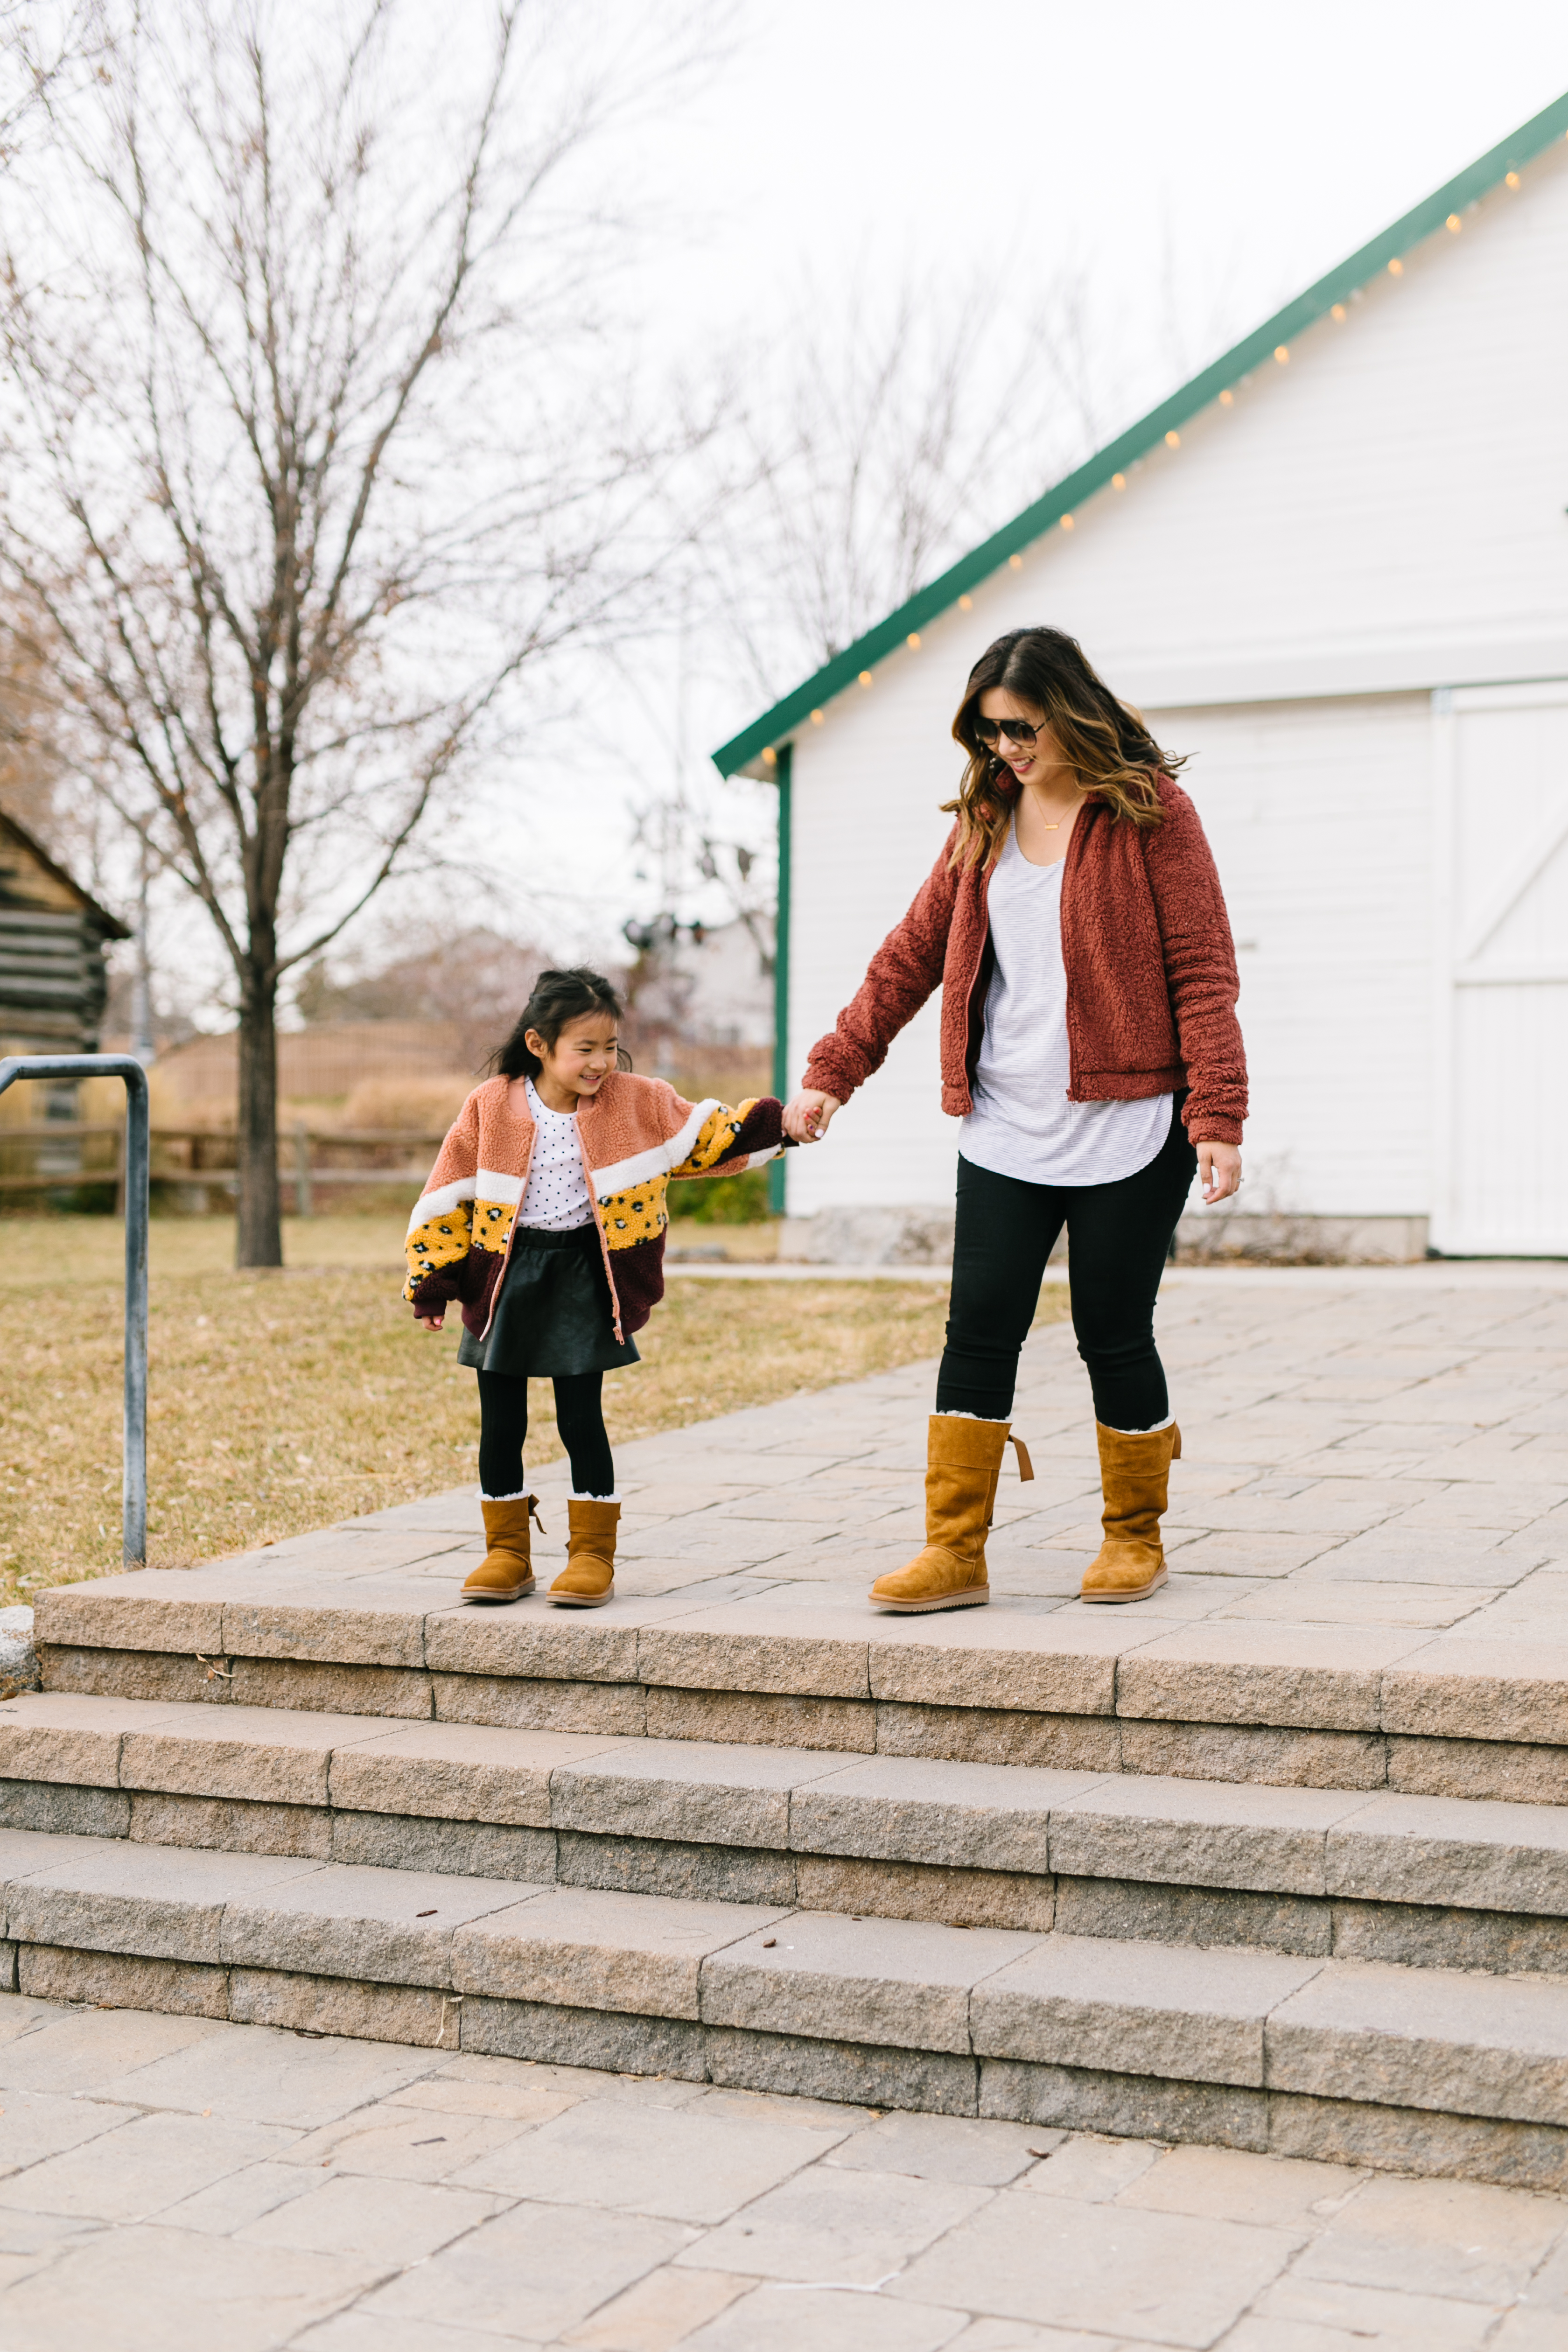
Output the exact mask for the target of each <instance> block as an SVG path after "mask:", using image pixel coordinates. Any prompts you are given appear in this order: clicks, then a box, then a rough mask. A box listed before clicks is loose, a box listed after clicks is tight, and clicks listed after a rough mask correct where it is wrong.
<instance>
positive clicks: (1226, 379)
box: [712, 92, 1568, 776]
mask: <svg viewBox="0 0 1568 2352" xmlns="http://www.w3.org/2000/svg"><path fill="white" fill-rule="evenodd" d="M1564 134H1568V92H1564V94H1563V97H1561V98H1559V99H1555V100H1553V101H1552V104H1551V105H1550V106H1547V107H1543V108H1542V110H1541V112H1540V113H1539V114H1534V115H1531V119H1530V121H1528V122H1525V123H1521V126H1520V128H1519V129H1518V130H1517V131H1514V132H1513V134H1512V136H1511V137H1510V138H1508V139H1505V140H1503V141H1502V142H1501V143H1500V145H1499V146H1496V147H1492V148H1489V150H1488V152H1486V154H1484V155H1481V156H1479V157H1478V158H1477V160H1476V162H1475V163H1471V164H1469V165H1468V167H1467V168H1466V170H1464V171H1462V172H1460V173H1457V174H1456V175H1455V177H1454V178H1453V179H1451V180H1448V181H1446V182H1445V184H1443V186H1442V187H1440V188H1438V189H1436V191H1435V192H1434V194H1431V195H1429V196H1428V197H1426V200H1425V202H1424V203H1422V204H1419V205H1415V207H1414V209H1413V210H1412V211H1410V212H1407V213H1405V214H1404V215H1402V216H1401V217H1400V218H1399V219H1398V220H1396V221H1394V223H1393V225H1392V226H1390V227H1388V228H1386V229H1384V232H1383V234H1382V236H1375V237H1373V240H1372V242H1371V243H1370V244H1369V245H1363V246H1362V247H1360V249H1359V250H1358V251H1357V252H1355V253H1352V255H1350V257H1348V259H1346V260H1344V261H1342V262H1341V264H1340V265H1339V267H1338V268H1337V269H1331V270H1330V272H1329V274H1328V276H1327V277H1326V278H1319V279H1318V281H1317V284H1316V285H1315V286H1309V287H1308V289H1307V290H1306V292H1305V293H1304V294H1298V295H1297V296H1296V298H1295V299H1294V300H1293V301H1290V302H1287V303H1286V305H1285V307H1284V309H1283V310H1276V312H1275V313H1274V316H1273V317H1272V318H1271V319H1267V320H1264V322H1263V324H1262V326H1260V327H1258V328H1255V329H1254V331H1253V332H1252V333H1251V334H1250V335H1247V336H1246V337H1244V338H1243V340H1242V341H1240V342H1239V343H1236V344H1234V345H1233V346H1232V348H1231V349H1230V350H1229V351H1228V352H1226V353H1225V354H1224V356H1223V357H1222V358H1220V359H1217V360H1215V362H1214V363H1213V365H1212V366H1210V367H1206V368H1205V369H1204V370H1203V372H1202V373H1201V374H1199V375H1195V376H1194V377H1193V378H1192V379H1191V381H1190V382H1189V383H1184V384H1183V386H1182V387H1181V390H1180V391H1179V392H1173V394H1171V395H1170V397H1169V399H1167V400H1163V401H1162V402H1161V404H1160V405H1159V406H1158V407H1157V408H1152V409H1151V410H1150V411H1149V413H1148V415H1146V416H1142V417H1140V419H1139V420H1138V422H1137V424H1136V425H1129V427H1128V429H1127V430H1126V432H1125V433H1121V434H1119V435H1118V436H1117V437H1116V439H1115V440H1114V441H1110V442H1107V444H1106V446H1105V447H1104V448H1103V449H1100V450H1097V451H1096V452H1095V454H1094V456H1093V457H1090V458H1089V459H1088V461H1087V462H1086V463H1085V464H1084V465H1082V466H1079V467H1078V468H1077V470H1076V471H1075V472H1073V473H1070V474H1068V475H1067V476H1066V477H1065V478H1063V479H1062V480H1061V481H1059V482H1058V483H1057V484H1056V485H1055V487H1054V488H1051V489H1048V490H1047V492H1046V493H1045V496H1044V497H1043V498H1039V499H1036V500H1035V503H1034V504H1033V506H1027V507H1026V508H1025V509H1024V511H1023V512H1022V514H1019V515H1015V517H1014V518H1013V520H1012V521H1011V522H1009V523H1004V525H1003V526H1002V529H1001V530H997V531H993V533H992V535H991V537H990V538H989V539H985V540H982V541H981V542H980V545H979V546H978V547H975V548H972V549H971V550H970V551H969V553H968V554H967V555H963V556H960V558H959V560H958V562H956V563H953V564H951V565H950V566H949V567H948V569H947V570H946V571H945V572H942V573H941V574H940V575H939V576H938V577H937V578H936V579H935V580H932V581H931V582H930V583H929V584H928V585H927V586H926V587H924V588H918V589H917V590H916V591H915V593H914V594H913V595H912V596H911V597H910V598H909V600H908V602H907V603H905V604H900V606H899V608H898V610H897V611H896V612H893V613H889V614H888V617H887V619H886V620H884V621H879V622H878V623H877V625H876V626H875V628H871V629H868V630H867V632H866V634H865V635H864V636H862V637H858V638H857V639H856V641H855V643H854V644H853V645H852V646H847V647H846V648H845V650H844V651H843V653H841V654H837V655H836V656H834V658H833V660H832V661H830V662H828V663H826V665H825V667H823V668H821V669H819V670H817V671H816V673H815V675H814V676H813V677H808V678H807V679H806V680H805V684H804V685H803V686H797V687H796V688H795V690H794V691H793V693H790V694H786V695H785V696H784V699H783V700H782V701H781V702H776V703H774V705H773V709H771V710H767V711H764V712H763V716H762V717H761V718H760V719H754V720H753V721H752V725H751V726H750V727H746V728H742V730H741V732H740V734H739V735H734V736H731V739H730V740H729V742H728V743H724V744H721V747H720V748H719V750H718V751H715V752H714V753H713V755H712V758H713V764H714V766H715V767H716V768H717V769H718V770H719V772H720V774H721V775H723V776H732V775H735V774H737V773H738V772H739V771H740V770H741V769H742V768H744V767H745V766H746V765H747V764H748V763H749V762H750V761H752V760H754V759H756V758H757V756H758V754H759V753H760V752H763V751H767V750H768V749H769V748H770V746H775V745H777V744H778V743H780V742H781V741H783V740H784V739H785V738H786V737H788V736H789V735H791V734H792V733H793V731H794V730H795V728H796V727H798V726H799V725H800V723H801V721H802V720H803V719H808V718H809V717H810V715H811V713H812V711H813V710H816V709H821V707H822V705H823V704H824V703H826V702H827V701H829V700H830V699H831V698H833V697H834V696H835V695H837V694H842V693H843V691H844V689H845V688H846V687H848V686H853V684H854V683H855V680H856V679H857V678H858V677H859V675H860V673H861V671H862V670H868V669H872V668H874V667H876V665H877V663H878V662H879V661H882V660H884V659H885V658H886V657H887V656H888V655H889V654H890V653H893V652H896V651H897V649H898V647H899V646H901V645H902V644H903V643H904V641H905V639H906V638H907V637H908V636H910V635H911V634H912V633H913V632H915V631H917V630H919V629H922V628H923V627H924V626H925V625H926V624H927V622H928V621H931V620H933V619H934V618H935V617H936V615H937V614H939V613H942V612H945V611H946V610H947V608H948V606H949V605H951V604H956V602H957V601H958V599H959V597H960V596H962V595H963V594H964V593H965V592H966V591H967V590H968V589H971V588H973V587H974V586H976V585H977V584H978V583H979V582H981V581H983V580H985V579H988V578H989V577H990V575H991V574H992V573H993V572H998V571H1000V570H1001V568H1002V566H1003V564H1004V563H1005V562H1006V561H1007V558H1008V557H1009V556H1010V555H1016V554H1017V553H1018V552H1019V551H1021V550H1022V549H1023V548H1026V547H1028V546H1030V545H1032V543H1033V542H1034V541H1036V540H1037V539H1041V538H1043V537H1044V535H1045V534H1046V532H1047V530H1050V529H1051V527H1052V525H1053V524H1055V523H1058V522H1059V521H1060V520H1061V519H1062V517H1063V515H1065V514H1070V513H1071V512H1072V511H1073V509H1074V508H1076V507H1079V506H1081V505H1082V504H1083V503H1084V501H1085V499H1089V498H1092V497H1093V495H1094V493H1095V492H1096V491H1097V490H1102V489H1103V488H1105V487H1106V485H1107V483H1108V482H1109V481H1110V478H1111V476H1112V475H1113V474H1119V473H1125V472H1126V471H1127V469H1128V468H1129V467H1131V466H1133V465H1135V464H1136V463H1137V461H1138V460H1139V458H1140V457H1146V456H1147V455H1148V453H1149V451H1150V450H1151V449H1152V448H1154V447H1156V446H1158V445H1159V443H1160V442H1162V441H1163V439H1164V436H1165V435H1166V434H1167V433H1173V432H1176V431H1178V430H1179V429H1180V427H1181V426H1182V425H1185V424H1187V423H1188V422H1190V420H1191V419H1192V418H1193V417H1194V415H1197V413H1198V411H1199V410H1200V409H1204V408H1206V407H1207V406H1208V404H1209V403H1210V401H1211V400H1215V399H1217V397H1218V395H1219V394H1221V393H1222V392H1225V391H1226V390H1228V389H1229V388H1230V386H1231V385H1233V384H1234V383H1236V382H1237V379H1238V378H1239V377H1241V376H1244V375H1246V374H1247V373H1249V372H1250V371H1251V370H1252V369H1253V368H1255V367H1258V366H1259V365H1260V364H1261V363H1262V362H1264V361H1265V360H1268V359H1269V358H1271V357H1272V355H1273V353H1274V352H1275V350H1276V348H1277V347H1278V346H1279V344H1281V343H1289V341H1291V339H1292V337H1294V336H1296V335H1299V334H1300V333H1302V332H1303V331H1304V330H1305V329H1306V328H1308V327H1310V326H1312V325H1313V324H1314V323H1315V322H1316V321H1317V320H1319V319H1321V318H1323V317H1325V316H1326V315H1327V313H1328V312H1329V311H1330V310H1332V308H1333V306H1334V304H1335V303H1336V302H1343V301H1345V300H1346V299H1348V298H1349V297H1350V296H1352V294H1355V293H1357V292H1358V291H1359V290H1360V289H1361V288H1362V287H1363V286H1364V285H1366V283H1367V281H1368V280H1369V279H1370V278H1375V277H1376V276H1377V274H1378V272H1379V271H1380V270H1384V269H1386V268H1387V267H1388V265H1389V263H1390V262H1391V261H1396V260H1399V259H1401V258H1402V257H1403V256H1404V255H1405V254H1406V253H1407V252H1409V250H1410V249H1411V247H1413V246H1416V245H1419V244H1421V243H1422V242H1423V241H1424V240H1425V239H1426V237H1428V236H1432V235H1433V234H1434V232H1435V231H1436V230H1437V229H1440V228H1441V227H1442V226H1444V224H1445V222H1446V221H1447V219H1448V218H1449V216H1450V215H1452V214H1455V213H1459V212H1462V211H1463V210H1464V209H1465V207H1466V206H1467V205H1473V204H1477V203H1479V200H1480V199H1481V197H1483V196H1486V195H1489V194H1491V192H1492V190H1493V189H1494V188H1496V187H1497V186H1498V185H1499V184H1500V183H1501V182H1502V180H1503V179H1504V178H1505V177H1506V175H1507V174H1508V173H1510V172H1512V171H1517V170H1518V169H1519V168H1520V166H1521V165H1522V164H1525V163H1530V162H1531V159H1532V158H1533V157H1534V156H1536V155H1539V154H1540V153H1541V152H1542V149H1543V148H1546V147H1549V146H1551V144H1552V142H1553V141H1554V140H1556V139H1558V138H1560V137H1563V135H1564Z"/></svg>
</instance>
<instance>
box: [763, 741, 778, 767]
mask: <svg viewBox="0 0 1568 2352" xmlns="http://www.w3.org/2000/svg"><path fill="white" fill-rule="evenodd" d="M778 763H779V755H778V753H777V752H776V751H774V750H773V745H772V744H771V743H770V744H769V746H768V748H767V750H766V751H764V752H763V767H764V768H776V767H777V766H778Z"/></svg>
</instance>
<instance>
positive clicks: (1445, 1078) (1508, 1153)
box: [1432, 680, 1568, 1257]
mask: <svg viewBox="0 0 1568 2352" xmlns="http://www.w3.org/2000/svg"><path fill="white" fill-rule="evenodd" d="M1435 703H1436V709H1435V714H1434V727H1435V733H1436V746H1437V783H1438V790H1437V794H1436V822H1437V826H1438V842H1437V859H1436V871H1437V891H1436V910H1435V911H1436V936H1435V939H1434V942H1433V945H1434V950H1435V954H1434V972H1435V980H1436V991H1437V1003H1436V1043H1437V1062H1438V1067H1437V1073H1436V1076H1437V1090H1436V1091H1437V1118H1438V1122H1439V1131H1438V1138H1437V1151H1438V1168H1437V1180H1438V1181H1437V1185H1436V1202H1435V1213H1434V1217H1433V1224H1432V1239H1433V1243H1434V1245H1435V1246H1436V1248H1438V1249H1440V1250H1445V1251H1447V1252H1450V1253H1452V1254H1453V1255H1475V1256H1485V1255H1512V1256H1522V1257H1530V1256H1568V680H1557V681H1552V682H1551V683H1549V684H1546V685H1541V686H1521V687H1468V688H1455V689H1454V690H1453V691H1451V692H1448V693H1445V694H1441V695H1438V696H1437V697H1436V698H1435Z"/></svg>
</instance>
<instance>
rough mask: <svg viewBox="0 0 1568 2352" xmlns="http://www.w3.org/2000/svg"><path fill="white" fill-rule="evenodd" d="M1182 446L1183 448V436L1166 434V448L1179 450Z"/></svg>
mask: <svg viewBox="0 0 1568 2352" xmlns="http://www.w3.org/2000/svg"><path fill="white" fill-rule="evenodd" d="M1165 446H1166V448H1167V449H1179V448H1180V447H1181V446H1182V436H1181V435H1180V434H1179V433H1167V434H1166V436H1165Z"/></svg>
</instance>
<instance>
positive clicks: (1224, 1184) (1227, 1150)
mask: <svg viewBox="0 0 1568 2352" xmlns="http://www.w3.org/2000/svg"><path fill="white" fill-rule="evenodd" d="M1197 1151H1198V1181H1199V1182H1200V1183H1201V1184H1202V1186H1203V1188H1204V1199H1205V1201H1206V1202H1208V1203H1209V1206H1210V1207H1211V1208H1212V1207H1213V1205H1214V1203H1215V1202H1216V1201H1228V1200H1229V1198H1230V1196H1231V1194H1232V1193H1233V1192H1240V1190H1241V1153H1240V1151H1239V1150H1237V1146H1236V1145H1235V1144H1234V1143H1200V1144H1199V1145H1198V1147H1197Z"/></svg>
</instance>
